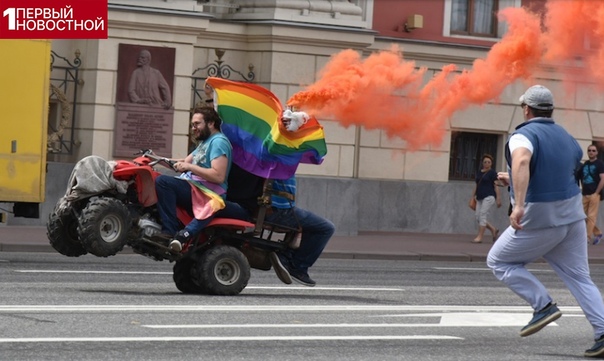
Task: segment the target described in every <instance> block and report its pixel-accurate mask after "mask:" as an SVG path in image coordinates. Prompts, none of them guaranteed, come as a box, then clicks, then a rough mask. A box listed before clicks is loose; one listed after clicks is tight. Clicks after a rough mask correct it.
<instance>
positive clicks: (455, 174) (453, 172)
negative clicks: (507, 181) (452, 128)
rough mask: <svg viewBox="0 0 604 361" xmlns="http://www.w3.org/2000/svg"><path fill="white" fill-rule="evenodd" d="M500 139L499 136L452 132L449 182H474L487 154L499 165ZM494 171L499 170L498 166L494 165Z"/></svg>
mask: <svg viewBox="0 0 604 361" xmlns="http://www.w3.org/2000/svg"><path fill="white" fill-rule="evenodd" d="M498 138H499V136H498V135H497V134H484V133H470V132H452V134H451V153H450V154H451V158H450V159H449V180H471V181H474V180H475V178H476V173H477V172H479V171H480V166H481V162H480V161H481V157H482V155H483V154H485V153H488V154H490V155H492V156H493V158H494V159H495V163H497V159H499V158H498V155H497V141H498ZM493 169H497V164H493Z"/></svg>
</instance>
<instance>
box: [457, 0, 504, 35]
mask: <svg viewBox="0 0 604 361" xmlns="http://www.w3.org/2000/svg"><path fill="white" fill-rule="evenodd" d="M497 9H498V0H453V2H452V3H451V34H463V35H473V36H487V37H496V36H497V17H496V14H497Z"/></svg>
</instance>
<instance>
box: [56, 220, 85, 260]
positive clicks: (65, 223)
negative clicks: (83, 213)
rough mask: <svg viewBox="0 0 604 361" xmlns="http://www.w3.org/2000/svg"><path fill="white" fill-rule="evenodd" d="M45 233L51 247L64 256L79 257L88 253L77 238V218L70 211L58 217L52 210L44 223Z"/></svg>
mask: <svg viewBox="0 0 604 361" xmlns="http://www.w3.org/2000/svg"><path fill="white" fill-rule="evenodd" d="M46 235H47V236H48V240H49V241H50V245H51V246H52V248H54V249H55V250H56V251H57V252H59V253H60V254H62V255H64V256H67V257H79V256H82V255H85V254H86V253H88V252H86V250H85V249H84V247H82V244H81V243H80V239H79V238H78V220H77V218H76V217H75V216H74V215H73V214H71V213H67V214H65V215H63V216H61V217H59V215H57V214H56V213H55V212H52V213H51V214H50V216H49V217H48V223H46Z"/></svg>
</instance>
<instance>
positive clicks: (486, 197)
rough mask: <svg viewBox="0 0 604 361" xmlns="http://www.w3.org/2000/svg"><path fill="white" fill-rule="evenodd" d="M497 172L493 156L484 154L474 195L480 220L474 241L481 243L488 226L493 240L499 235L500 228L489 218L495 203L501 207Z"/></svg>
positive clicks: (477, 216) (477, 175) (478, 219)
mask: <svg viewBox="0 0 604 361" xmlns="http://www.w3.org/2000/svg"><path fill="white" fill-rule="evenodd" d="M496 181H497V172H495V170H493V157H492V156H491V155H490V154H485V155H483V156H482V169H480V172H479V173H478V174H476V188H474V194H473V195H472V196H473V197H475V198H476V221H477V222H478V226H479V227H478V235H476V238H474V240H473V241H472V242H473V243H481V242H482V237H483V236H484V231H485V230H486V229H487V228H488V229H489V231H491V234H492V235H493V242H495V241H496V240H497V237H499V230H498V229H497V228H495V227H494V226H493V225H492V224H490V223H489V221H488V218H489V215H490V213H491V210H492V209H493V206H494V205H495V203H497V208H499V207H501V198H500V197H499V188H498V187H497V186H496V185H495V182H496Z"/></svg>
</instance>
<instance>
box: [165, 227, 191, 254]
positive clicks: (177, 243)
mask: <svg viewBox="0 0 604 361" xmlns="http://www.w3.org/2000/svg"><path fill="white" fill-rule="evenodd" d="M189 238H191V234H190V233H189V232H188V231H186V230H184V229H181V230H180V231H178V232H177V233H176V235H175V236H174V239H173V240H172V242H170V246H169V247H170V249H171V250H172V251H173V252H176V253H179V252H180V251H182V245H183V244H185V243H187V241H188V240H189Z"/></svg>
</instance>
